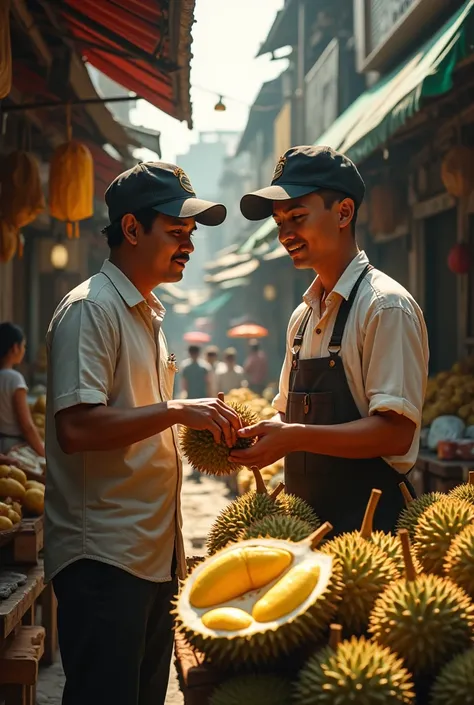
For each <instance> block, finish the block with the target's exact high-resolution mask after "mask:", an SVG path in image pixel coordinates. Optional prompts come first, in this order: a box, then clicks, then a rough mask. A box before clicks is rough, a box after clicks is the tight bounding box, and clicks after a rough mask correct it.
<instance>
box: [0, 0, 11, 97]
mask: <svg viewBox="0 0 474 705" xmlns="http://www.w3.org/2000/svg"><path fill="white" fill-rule="evenodd" d="M11 87H12V50H11V44H10V0H0V100H2V99H3V98H5V97H6V96H7V95H8V94H9V93H10V90H11Z"/></svg>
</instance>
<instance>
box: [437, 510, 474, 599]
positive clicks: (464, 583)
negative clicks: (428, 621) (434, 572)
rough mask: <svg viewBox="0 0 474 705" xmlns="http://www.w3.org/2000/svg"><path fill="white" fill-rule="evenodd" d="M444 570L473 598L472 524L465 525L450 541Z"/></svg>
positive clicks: (473, 559) (473, 528)
mask: <svg viewBox="0 0 474 705" xmlns="http://www.w3.org/2000/svg"><path fill="white" fill-rule="evenodd" d="M444 570H445V573H446V575H447V576H448V577H449V578H451V580H453V581H454V582H455V583H456V585H459V587H461V588H462V589H463V590H465V591H466V592H467V594H468V595H470V597H471V598H472V599H473V600H474V524H469V526H466V528H465V529H463V530H462V531H461V533H460V534H458V535H457V536H456V538H455V539H454V540H453V542H452V543H451V546H450V547H449V550H448V552H447V554H446V559H445V561H444Z"/></svg>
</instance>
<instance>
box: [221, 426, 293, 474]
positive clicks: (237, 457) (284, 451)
mask: <svg viewBox="0 0 474 705" xmlns="http://www.w3.org/2000/svg"><path fill="white" fill-rule="evenodd" d="M294 433H295V426H294V425H293V424H286V423H284V422H283V421H280V420H272V421H261V422H260V423H258V424H255V426H248V427H247V428H243V429H241V430H240V431H238V433H237V436H238V437H240V438H255V437H257V438H258V441H257V443H255V445H253V446H252V447H251V448H247V449H246V450H233V451H232V453H231V454H230V457H229V460H230V461H231V462H233V463H238V464H239V465H246V466H247V467H249V468H259V469H260V468H264V467H266V466H267V465H272V463H274V462H276V461H277V460H280V458H283V457H284V456H285V455H288V453H291V452H292V451H293V450H297V448H295V447H294Z"/></svg>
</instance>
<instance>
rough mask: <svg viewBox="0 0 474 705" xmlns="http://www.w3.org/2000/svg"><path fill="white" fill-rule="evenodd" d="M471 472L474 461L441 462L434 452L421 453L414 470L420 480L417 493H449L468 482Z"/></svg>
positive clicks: (457, 459) (416, 485)
mask: <svg viewBox="0 0 474 705" xmlns="http://www.w3.org/2000/svg"><path fill="white" fill-rule="evenodd" d="M469 470H474V460H462V459H460V458H456V459H455V460H440V459H439V458H438V456H437V455H436V453H435V452H433V451H428V450H423V451H420V453H419V454H418V460H417V463H416V466H415V469H414V470H413V474H414V475H415V477H416V478H417V477H419V478H420V484H418V482H416V481H415V482H414V485H415V489H416V490H417V492H420V491H421V492H449V491H450V490H452V489H453V487H456V485H459V484H461V483H462V482H467V481H468V479H469ZM409 479H410V480H411V476H410V478H409Z"/></svg>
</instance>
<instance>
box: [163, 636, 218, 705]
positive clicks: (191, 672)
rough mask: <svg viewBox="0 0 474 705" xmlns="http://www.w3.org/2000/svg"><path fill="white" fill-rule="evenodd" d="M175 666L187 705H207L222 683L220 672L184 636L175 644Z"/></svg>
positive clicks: (178, 637) (179, 637) (177, 639)
mask: <svg viewBox="0 0 474 705" xmlns="http://www.w3.org/2000/svg"><path fill="white" fill-rule="evenodd" d="M174 644H175V645H174V651H175V665H176V670H177V672H178V680H179V684H180V688H181V690H182V693H183V697H184V702H185V705H207V703H208V702H209V698H210V697H211V695H212V693H213V691H214V688H215V687H216V686H217V685H219V683H220V682H221V674H220V673H219V671H218V670H217V669H216V668H214V667H212V666H211V665H209V664H207V663H206V662H205V656H204V654H202V653H201V652H200V651H198V650H197V649H194V648H193V647H192V646H191V645H190V644H188V642H187V641H186V639H185V638H184V636H183V635H182V634H179V633H177V634H176V636H175V643H174Z"/></svg>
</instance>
